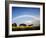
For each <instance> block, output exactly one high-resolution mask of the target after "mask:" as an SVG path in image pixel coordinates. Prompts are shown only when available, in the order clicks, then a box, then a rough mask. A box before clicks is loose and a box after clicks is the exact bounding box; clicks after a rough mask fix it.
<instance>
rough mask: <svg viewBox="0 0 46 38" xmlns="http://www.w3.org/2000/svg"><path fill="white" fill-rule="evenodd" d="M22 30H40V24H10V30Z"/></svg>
mask: <svg viewBox="0 0 46 38" xmlns="http://www.w3.org/2000/svg"><path fill="white" fill-rule="evenodd" d="M24 30H40V26H38V27H33V26H14V25H13V26H12V31H24Z"/></svg>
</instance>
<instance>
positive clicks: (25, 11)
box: [12, 7, 40, 22]
mask: <svg viewBox="0 0 46 38" xmlns="http://www.w3.org/2000/svg"><path fill="white" fill-rule="evenodd" d="M22 15H32V16H38V17H39V15H40V8H32V7H30V8H29V7H12V19H14V18H16V17H18V16H22ZM24 18H25V17H24ZM24 18H21V19H19V20H18V19H17V20H15V21H16V22H19V21H21V20H22V19H23V20H22V21H24V20H26V19H27V18H28V17H26V18H25V19H24ZM30 19H32V18H30ZM27 20H29V19H27ZM13 22H14V21H13Z"/></svg>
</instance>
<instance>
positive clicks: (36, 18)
mask: <svg viewBox="0 0 46 38" xmlns="http://www.w3.org/2000/svg"><path fill="white" fill-rule="evenodd" d="M23 17H30V18H33V19H35V20H40V18H38V17H36V16H33V15H21V16H17V17H15V18H13V20H16V19H19V18H23Z"/></svg>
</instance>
